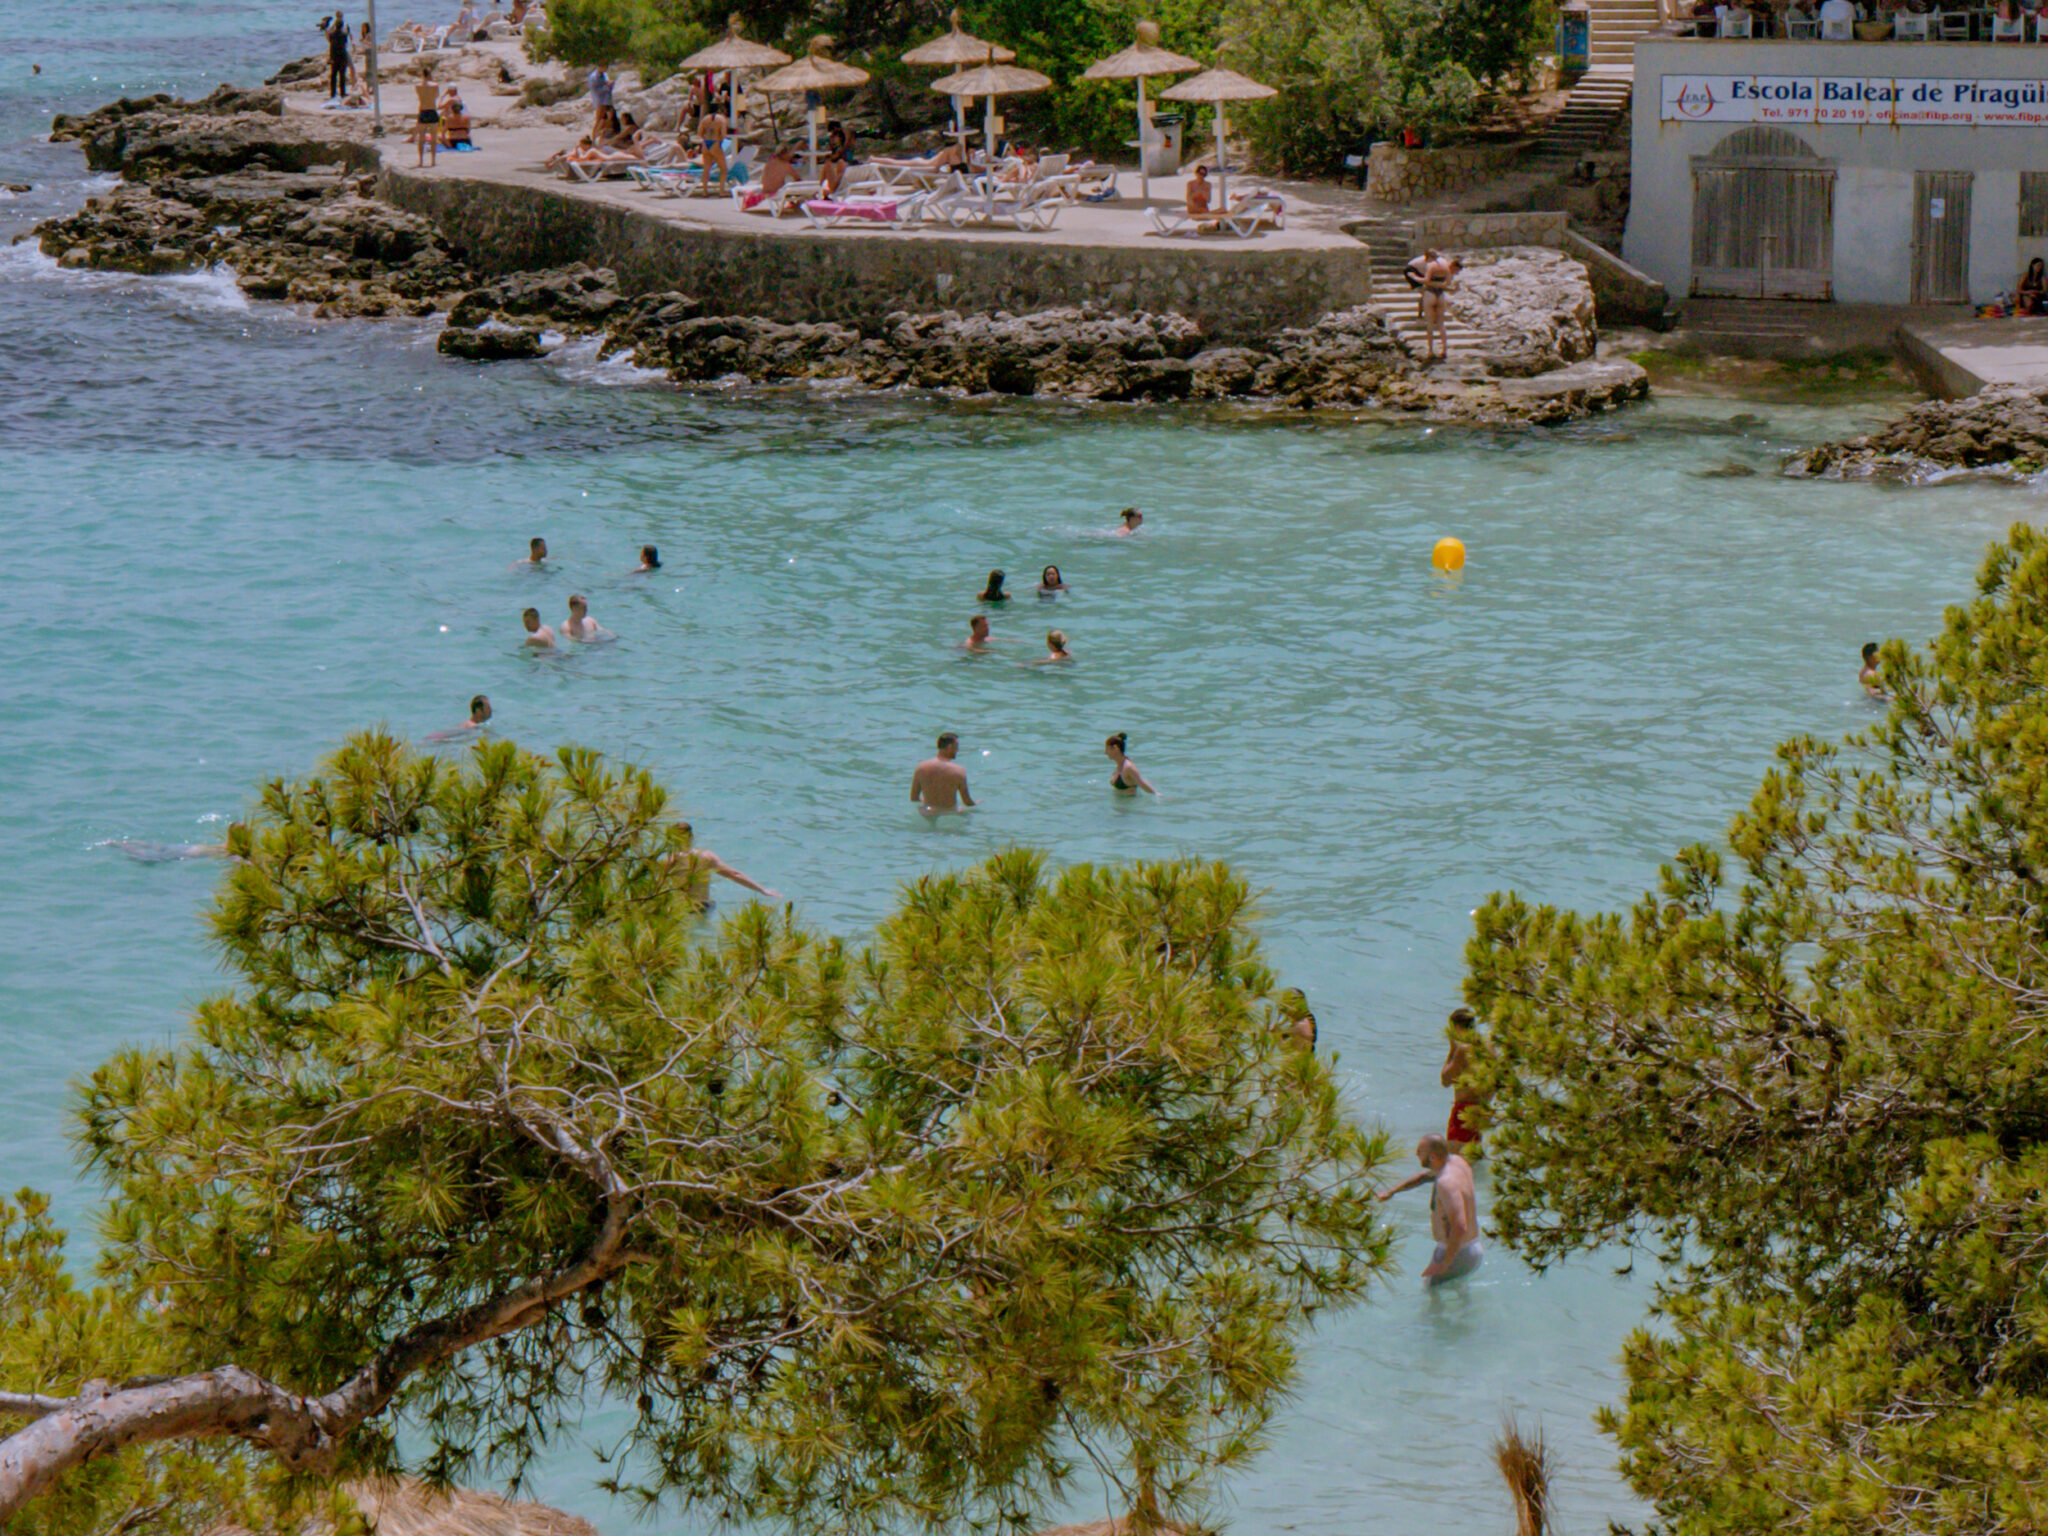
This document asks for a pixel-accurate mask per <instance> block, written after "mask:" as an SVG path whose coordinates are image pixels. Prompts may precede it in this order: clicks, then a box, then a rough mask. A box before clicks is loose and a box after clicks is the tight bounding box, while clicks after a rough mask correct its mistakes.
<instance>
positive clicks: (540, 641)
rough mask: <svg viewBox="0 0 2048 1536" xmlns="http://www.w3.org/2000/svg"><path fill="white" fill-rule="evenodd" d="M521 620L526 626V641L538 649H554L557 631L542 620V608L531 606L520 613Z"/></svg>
mask: <svg viewBox="0 0 2048 1536" xmlns="http://www.w3.org/2000/svg"><path fill="white" fill-rule="evenodd" d="M519 622H520V623H522V624H524V625H525V626H526V643H527V644H528V645H529V646H531V647H532V648H533V649H534V650H537V651H552V650H553V649H554V648H555V632H554V631H553V630H552V629H549V628H548V627H547V625H545V624H543V623H541V621H540V610H539V609H538V608H529V609H527V610H526V612H524V613H522V614H520V615H519Z"/></svg>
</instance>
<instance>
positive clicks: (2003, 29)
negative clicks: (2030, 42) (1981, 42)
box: [1991, 12, 2027, 43]
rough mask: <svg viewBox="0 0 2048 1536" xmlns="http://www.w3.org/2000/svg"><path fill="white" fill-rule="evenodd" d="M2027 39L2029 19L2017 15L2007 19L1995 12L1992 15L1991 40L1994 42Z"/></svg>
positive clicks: (2016, 41) (2012, 41)
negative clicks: (2009, 19)
mask: <svg viewBox="0 0 2048 1536" xmlns="http://www.w3.org/2000/svg"><path fill="white" fill-rule="evenodd" d="M2026 40H2027V19H2026V18H2025V17H2024V16H2015V17H2013V19H2012V20H2011V21H2007V20H2006V19H2005V18H2004V17H2003V16H2000V15H1998V14H1996V13H1995V12H1994V13H1993V15H1992V17H1991V41H1993V42H1994V43H2024V42H2025V41H2026Z"/></svg>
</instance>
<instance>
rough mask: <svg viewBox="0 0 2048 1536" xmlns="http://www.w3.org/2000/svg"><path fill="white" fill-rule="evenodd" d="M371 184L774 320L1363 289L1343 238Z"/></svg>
mask: <svg viewBox="0 0 2048 1536" xmlns="http://www.w3.org/2000/svg"><path fill="white" fill-rule="evenodd" d="M379 191H380V193H381V195H382V196H383V197H385V198H386V199H388V200H389V201H390V202H392V203H395V204H396V205H397V206H399V207H400V208H403V209H406V210H407V211H409V212H412V213H417V214H420V215H422V216H423V217H425V218H428V219H430V220H432V221H433V223H434V224H435V225H436V226H437V227H438V228H439V229H440V231H441V233H442V234H443V235H444V236H445V237H446V238H447V239H448V240H450V241H451V242H452V243H454V244H455V245H457V246H459V247H462V248H463V250H464V252H465V254H466V255H467V258H468V260H469V261H470V262H471V263H472V264H473V265H475V266H476V267H478V268H479V269H481V270H483V271H484V272H487V273H492V274H501V273H507V272H515V271H520V270H533V269H539V268H545V267H561V266H569V265H572V264H574V263H576V262H587V263H589V264H590V265H591V266H602V267H610V268H611V269H612V270H613V271H614V272H615V273H617V274H618V280H619V287H620V289H621V291H622V292H625V293H628V294H636V293H660V292H666V291H669V290H676V291H679V292H682V293H686V294H689V295H690V296H692V297H693V298H696V299H698V300H699V301H700V302H701V303H702V304H703V305H704V307H705V308H706V310H708V311H710V312H712V313H715V314H723V315H751V316H756V317H758V318H761V319H766V320H776V321H781V322H783V323H785V324H791V323H796V322H799V321H825V320H830V321H837V322H839V323H841V324H845V325H853V326H857V327H860V328H862V329H864V330H873V329H876V328H878V327H879V326H880V325H881V323H882V321H883V320H884V319H885V318H886V317H887V316H889V315H891V314H894V313H897V312H899V311H903V312H909V313H912V314H928V313H932V312H934V311H939V310H949V309H950V310H959V311H962V312H969V311H984V312H988V313H995V312H998V311H1004V310H1007V311H1010V312H1011V313H1014V314H1022V313H1026V312H1029V311H1032V310H1040V309H1050V308H1054V307H1058V306H1062V305H1092V306H1094V307H1096V308H1098V309H1103V310H1108V311H1111V312H1118V313H1127V314H1128V313H1138V312H1141V311H1151V312H1154V313H1158V312H1162V311H1175V312H1177V313H1179V314H1183V315H1186V316H1187V317H1188V318H1190V319H1191V320H1194V321H1195V322H1196V323H1197V324H1199V325H1200V326H1201V327H1202V329H1203V331H1204V333H1205V334H1207V335H1208V336H1209V337H1211V338H1212V339H1214V340H1217V341H1230V342H1252V341H1258V340H1262V339H1264V338H1266V337H1269V336H1271V335H1273V334H1274V333H1275V332H1277V331H1280V330H1283V329H1285V328H1287V327H1289V326H1305V325H1311V324H1313V323H1314V322H1315V320H1316V319H1317V318H1318V317H1319V316H1321V315H1324V314H1327V313H1329V312H1331V311H1333V310H1340V309H1348V308H1350V307H1351V306H1353V305H1356V304H1363V303H1365V302H1367V300H1369V299H1370V298H1371V296H1372V259H1371V253H1370V252H1368V251H1367V250H1366V248H1365V247H1364V246H1362V245H1361V246H1359V247H1358V249H1357V250H1356V251H1355V252H1354V251H1351V250H1346V249H1341V248H1339V249H1332V250H1311V251H1303V250H1259V249H1256V248H1252V249H1246V248H1243V247H1237V248H1230V247H1222V246H1217V247H1207V248H1205V247H1199V246H1185V245H1176V246H1160V245H1148V246H1141V247H1125V246H1093V245H1056V244H1052V243H1050V242H1046V241H1034V240H1031V239H1029V238H1019V239H1016V240H946V239H932V238H920V237H918V236H916V235H909V234H904V235H888V236H875V237H868V238H859V239H821V238H818V237H816V236H812V235H806V234H799V233H797V232H796V231H794V230H792V229H784V230H781V231H773V230H768V229H764V230H762V231H760V232H759V233H756V232H754V231H752V230H745V231H734V230H724V229H706V228H703V227H701V226H700V227H697V228H688V227H685V226H683V225H679V224H676V223H673V222H670V221H668V220H664V219H660V218H656V217H654V216H652V215H650V214H646V213H641V212H638V211H636V210H634V209H631V208H621V207H616V206H613V205H611V204H608V203H600V202H593V201H589V200H587V199H583V198H578V197H573V196H570V195H569V194H568V193H566V192H561V191H555V190H552V189H550V188H546V187H533V186H519V185H511V184H506V183H500V182H485V181H470V180H464V179H462V178H460V177H450V176H448V175H447V174H446V172H445V171H444V172H442V173H441V174H440V175H439V176H436V177H433V178H429V177H425V176H417V175H411V174H408V173H407V172H405V171H401V170H396V169H387V170H386V172H385V175H384V177H383V180H382V183H381V184H380V187H379Z"/></svg>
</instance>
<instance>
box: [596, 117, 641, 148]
mask: <svg viewBox="0 0 2048 1536" xmlns="http://www.w3.org/2000/svg"><path fill="white" fill-rule="evenodd" d="M615 120H616V128H615V130H614V131H613V132H612V133H611V134H610V135H609V136H608V137H607V138H606V139H605V141H604V145H605V148H606V149H615V150H617V151H619V152H620V153H621V154H627V155H634V156H637V155H639V153H640V141H641V139H642V138H643V137H644V135H643V134H642V132H641V130H640V120H639V119H638V118H636V117H635V116H633V114H632V113H630V112H627V113H625V114H623V115H620V116H616V119H615Z"/></svg>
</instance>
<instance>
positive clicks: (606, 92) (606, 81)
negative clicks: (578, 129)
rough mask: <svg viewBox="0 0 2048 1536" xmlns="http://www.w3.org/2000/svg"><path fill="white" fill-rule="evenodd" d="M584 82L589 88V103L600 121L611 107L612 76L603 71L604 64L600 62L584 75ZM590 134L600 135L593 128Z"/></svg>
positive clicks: (593, 135)
mask: <svg viewBox="0 0 2048 1536" xmlns="http://www.w3.org/2000/svg"><path fill="white" fill-rule="evenodd" d="M584 84H585V85H587V86H588V87H589V88H590V105H591V107H592V108H593V109H594V110H595V112H596V114H597V117H598V119H599V120H600V121H602V120H603V118H604V117H605V116H606V114H608V113H609V112H610V111H611V109H612V77H611V76H610V75H608V74H606V73H605V72H604V66H603V65H602V64H600V65H598V66H597V68H595V69H593V70H592V71H591V72H590V74H589V75H588V76H587V77H585V80H584ZM591 135H592V137H599V136H600V135H599V134H598V132H597V129H595V128H593V129H591Z"/></svg>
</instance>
